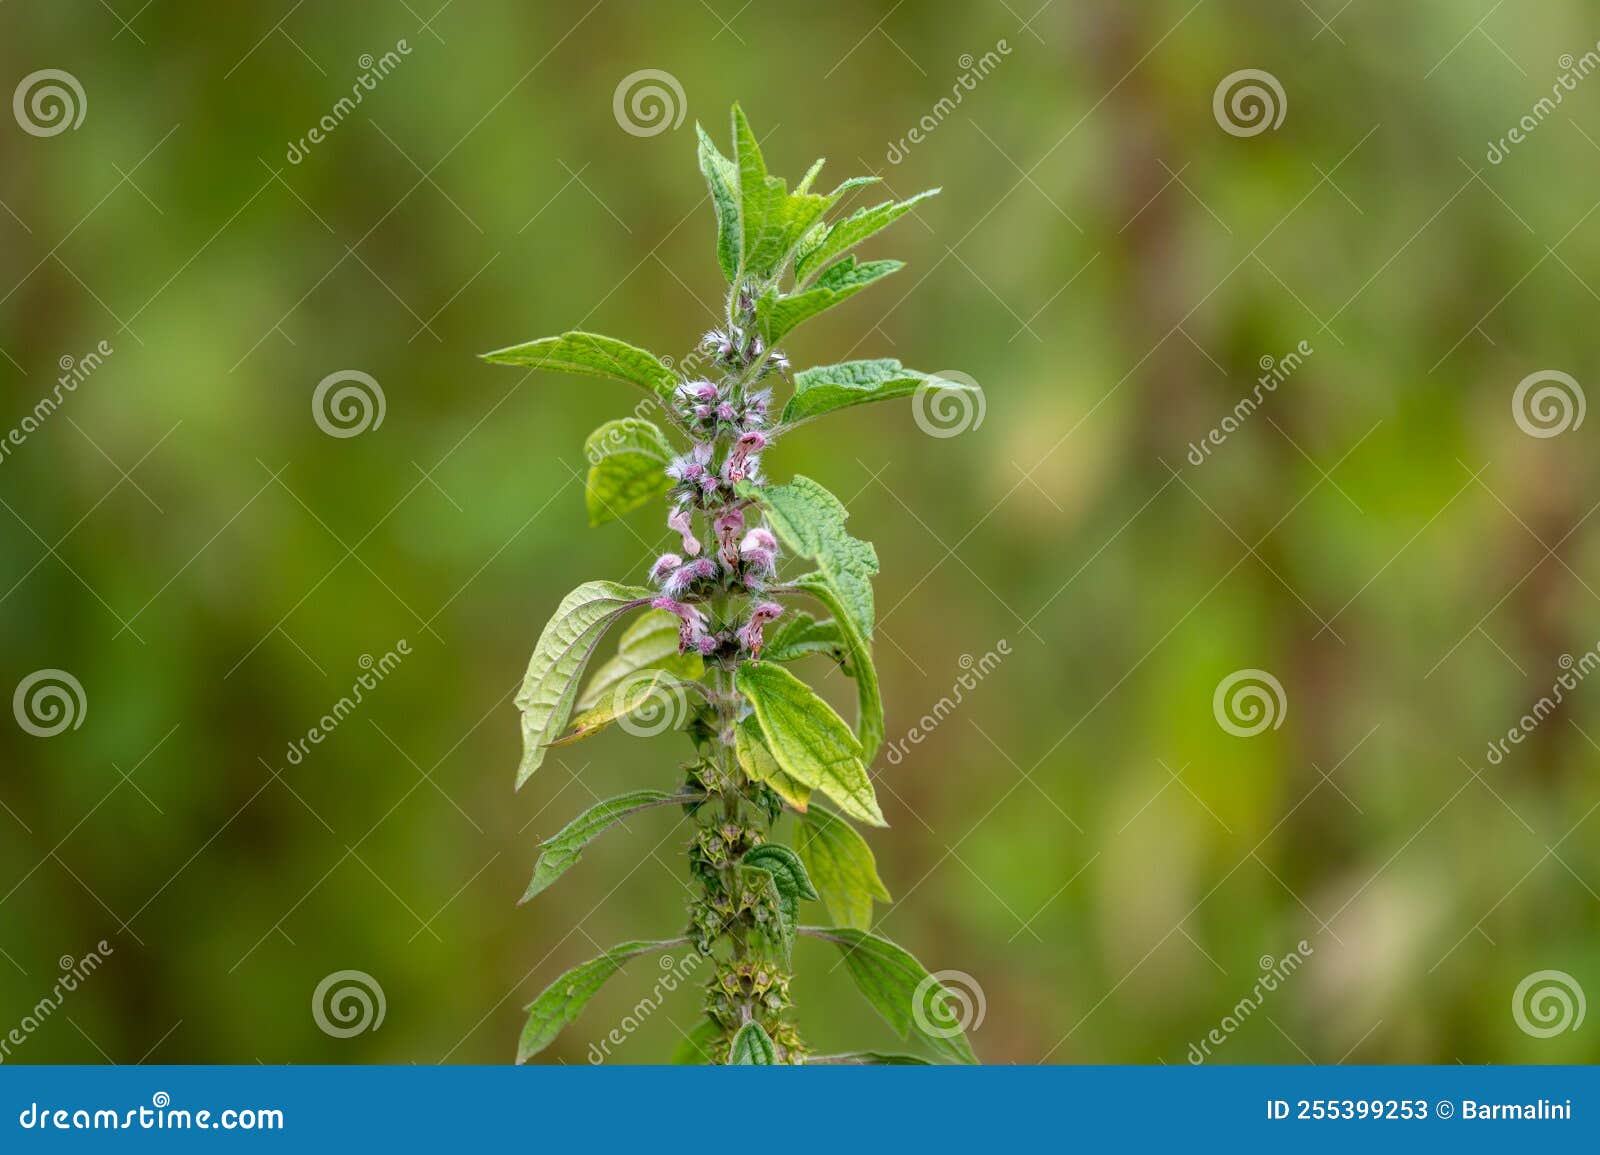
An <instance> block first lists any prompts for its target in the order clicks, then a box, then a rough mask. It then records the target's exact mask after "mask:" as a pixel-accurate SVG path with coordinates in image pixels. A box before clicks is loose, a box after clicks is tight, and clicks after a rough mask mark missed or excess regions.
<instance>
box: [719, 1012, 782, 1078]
mask: <svg viewBox="0 0 1600 1155" xmlns="http://www.w3.org/2000/svg"><path fill="white" fill-rule="evenodd" d="M777 1062H778V1052H777V1050H776V1049H775V1048H774V1047H773V1045H772V1039H771V1037H769V1036H768V1034H767V1032H766V1031H764V1030H763V1029H762V1028H761V1024H760V1023H758V1022H756V1021H755V1020H753V1019H752V1020H751V1021H750V1022H748V1023H746V1024H745V1025H744V1026H742V1027H740V1028H739V1033H738V1034H737V1035H735V1036H733V1047H732V1048H731V1049H730V1050H729V1051H728V1065H729V1066H730V1067H750V1066H757V1067H771V1066H775V1065H776V1064H777Z"/></svg>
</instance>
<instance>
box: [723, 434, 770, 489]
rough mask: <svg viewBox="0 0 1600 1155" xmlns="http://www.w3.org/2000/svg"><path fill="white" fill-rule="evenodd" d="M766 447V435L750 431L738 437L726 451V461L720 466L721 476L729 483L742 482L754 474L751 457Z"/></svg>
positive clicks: (753, 464) (753, 463) (753, 462)
mask: <svg viewBox="0 0 1600 1155" xmlns="http://www.w3.org/2000/svg"><path fill="white" fill-rule="evenodd" d="M766 447H767V438H766V434H764V433H760V432H757V431H756V430H754V429H752V430H750V431H749V432H748V433H742V434H740V435H739V440H737V441H735V442H734V443H733V448H732V449H731V450H729V451H728V460H727V461H725V462H723V464H722V472H723V475H724V476H725V477H726V478H727V479H728V481H730V482H735V481H743V480H745V479H746V478H747V477H749V476H751V475H752V474H753V473H754V472H755V461H754V460H753V455H754V454H757V453H760V452H761V451H762V450H763V449H765V448H766Z"/></svg>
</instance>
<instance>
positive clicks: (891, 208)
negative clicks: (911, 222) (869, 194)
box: [794, 188, 939, 285]
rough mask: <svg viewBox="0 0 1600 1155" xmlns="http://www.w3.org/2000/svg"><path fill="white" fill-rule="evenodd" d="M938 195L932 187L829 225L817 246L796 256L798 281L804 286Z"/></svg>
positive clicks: (795, 270)
mask: <svg viewBox="0 0 1600 1155" xmlns="http://www.w3.org/2000/svg"><path fill="white" fill-rule="evenodd" d="M938 195H939V190H938V189H936V188H931V189H929V190H928V191H927V192H920V193H918V194H917V195H916V196H914V197H912V198H911V199H910V200H904V201H898V202H897V201H884V202H883V203H882V204H878V205H873V206H872V207H871V208H864V209H858V210H856V211H855V212H853V213H851V214H850V215H849V216H847V217H845V218H844V219H843V220H840V221H835V222H834V223H833V224H832V225H830V226H829V228H828V231H827V232H825V233H823V234H822V236H821V237H820V238H819V239H818V241H817V243H816V245H815V246H812V247H802V248H801V250H800V252H799V253H798V254H796V256H795V261H794V276H795V281H796V282H797V283H799V284H802V285H803V284H805V283H806V282H807V281H809V280H810V279H811V275H812V274H813V273H815V272H816V271H817V270H819V269H821V268H822V267H823V266H825V265H826V264H827V263H828V262H829V261H831V260H833V259H834V258H835V257H841V256H843V255H844V254H845V253H847V252H849V251H850V250H851V249H853V248H855V247H856V246H857V245H859V244H860V243H861V242H862V241H864V240H866V239H867V238H868V237H870V236H871V235H872V234H873V233H876V232H879V231H880V230H882V229H885V228H888V227H889V226H890V225H892V224H894V222H895V221H897V220H899V219H900V218H901V217H903V216H905V215H906V214H907V213H908V212H910V211H911V210H912V209H914V208H916V206H917V204H918V202H920V201H924V200H927V199H928V198H929V197H931V196H938Z"/></svg>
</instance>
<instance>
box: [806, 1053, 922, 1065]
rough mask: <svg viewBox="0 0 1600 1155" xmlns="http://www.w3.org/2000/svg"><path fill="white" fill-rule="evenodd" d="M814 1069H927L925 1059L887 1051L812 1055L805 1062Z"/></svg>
mask: <svg viewBox="0 0 1600 1155" xmlns="http://www.w3.org/2000/svg"><path fill="white" fill-rule="evenodd" d="M806 1062H807V1063H808V1064H810V1065H811V1066H814V1067H818V1066H820V1067H840V1066H856V1067H927V1066H931V1065H932V1064H930V1063H929V1062H928V1060H927V1059H924V1058H922V1057H921V1056H919V1055H899V1054H894V1053H892V1052H889V1051H851V1052H850V1053H849V1054H845V1055H813V1056H811V1057H810V1058H808V1059H807V1060H806Z"/></svg>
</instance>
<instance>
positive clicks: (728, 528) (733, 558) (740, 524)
mask: <svg viewBox="0 0 1600 1155" xmlns="http://www.w3.org/2000/svg"><path fill="white" fill-rule="evenodd" d="M712 529H713V530H715V531H716V535H717V544H718V545H719V546H720V547H721V548H720V550H719V551H718V552H719V555H720V556H721V558H722V564H723V565H725V566H727V567H728V568H729V569H732V568H733V567H734V566H735V565H736V564H737V563H738V561H739V547H738V546H737V545H736V544H735V543H736V542H737V540H738V537H739V533H740V531H742V530H743V529H744V510H742V509H740V508H739V507H738V506H734V507H733V508H731V509H726V510H723V511H722V513H720V514H718V515H717V519H716V521H714V522H712Z"/></svg>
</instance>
